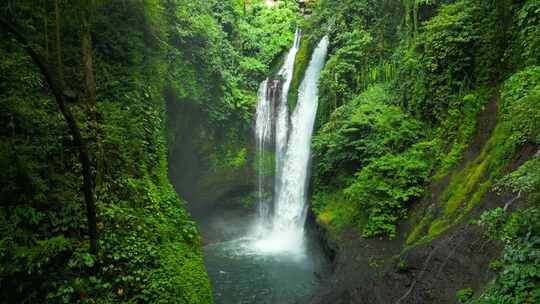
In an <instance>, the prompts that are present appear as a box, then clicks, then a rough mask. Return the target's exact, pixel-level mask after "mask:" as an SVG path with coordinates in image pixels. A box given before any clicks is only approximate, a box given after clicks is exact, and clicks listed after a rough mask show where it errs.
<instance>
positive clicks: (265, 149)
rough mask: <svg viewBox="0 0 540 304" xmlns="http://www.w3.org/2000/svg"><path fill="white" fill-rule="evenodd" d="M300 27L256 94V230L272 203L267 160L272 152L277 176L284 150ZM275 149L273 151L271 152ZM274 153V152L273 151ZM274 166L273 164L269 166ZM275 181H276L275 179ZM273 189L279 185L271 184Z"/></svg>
mask: <svg viewBox="0 0 540 304" xmlns="http://www.w3.org/2000/svg"><path fill="white" fill-rule="evenodd" d="M300 37H301V34H300V30H298V29H297V30H296V33H295V35H294V43H293V46H292V47H291V49H290V50H289V53H288V54H287V58H286V59H285V63H284V64H283V66H282V67H281V69H280V70H279V72H278V74H277V76H278V77H277V79H266V80H264V81H263V82H262V83H261V85H260V87H259V92H258V94H257V109H256V115H255V116H256V120H255V139H256V142H257V171H258V174H257V200H258V217H259V221H258V224H259V226H258V229H261V228H264V227H267V226H268V224H269V221H270V205H271V203H272V195H270V194H271V193H272V187H271V185H268V183H269V180H268V175H270V174H268V173H269V171H271V168H269V165H272V164H268V160H271V159H272V158H271V157H272V155H275V161H276V164H275V174H276V176H279V175H280V167H281V166H280V165H279V164H280V161H281V158H282V157H280V155H282V154H283V153H284V148H285V144H286V142H287V130H288V121H289V115H288V105H287V96H288V93H289V88H290V85H291V81H292V76H293V69H294V60H295V58H296V53H297V52H298V48H299V46H300ZM274 149H275V151H274ZM274 152H275V153H274ZM272 166H274V165H272ZM275 180H277V181H278V180H279V178H276V179H275ZM275 187H276V188H275V190H274V191H275V192H277V189H278V188H279V184H278V183H275Z"/></svg>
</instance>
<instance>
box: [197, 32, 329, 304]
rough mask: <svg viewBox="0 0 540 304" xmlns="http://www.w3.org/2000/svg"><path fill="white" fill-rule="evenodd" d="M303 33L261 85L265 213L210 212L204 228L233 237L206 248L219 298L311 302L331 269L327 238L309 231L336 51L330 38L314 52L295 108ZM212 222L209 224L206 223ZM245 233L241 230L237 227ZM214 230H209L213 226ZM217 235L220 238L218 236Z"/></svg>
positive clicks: (260, 206) (258, 123) (260, 182)
mask: <svg viewBox="0 0 540 304" xmlns="http://www.w3.org/2000/svg"><path fill="white" fill-rule="evenodd" d="M300 38H301V33H300V32H299V31H297V32H296V35H295V39H294V43H293V45H292V47H291V49H290V50H289V52H288V54H287V57H286V58H285V62H284V64H283V66H282V67H281V69H280V70H279V72H278V73H277V75H276V76H274V77H273V78H268V79H266V80H265V81H263V82H262V83H261V85H260V87H259V91H258V100H257V108H256V114H255V139H256V149H257V154H256V157H255V167H256V170H257V172H258V179H257V188H256V190H257V212H256V214H254V215H253V218H252V217H251V216H248V217H246V215H245V214H236V213H235V211H234V210H233V209H226V210H222V211H219V210H215V212H212V213H211V214H206V217H205V221H204V222H205V223H207V224H206V225H208V226H210V227H215V228H211V229H209V230H205V229H203V230H202V232H203V234H204V233H208V232H210V233H215V234H218V235H226V234H227V232H233V235H235V236H233V237H231V238H221V241H217V242H213V243H211V244H208V245H206V246H205V247H204V252H205V264H206V266H207V270H208V274H209V276H210V279H211V281H212V285H213V291H214V301H215V302H216V303H218V304H219V303H223V304H229V303H231V304H232V303H268V304H274V303H276V304H277V303H279V304H287V303H304V302H305V301H306V299H308V298H309V296H310V295H311V294H312V293H313V291H314V289H315V288H316V286H317V285H318V284H319V283H320V282H319V279H318V277H320V276H319V275H322V274H324V273H325V272H326V271H327V265H328V264H327V260H326V258H325V256H324V254H323V252H322V249H321V247H320V245H319V243H318V242H317V241H316V239H315V238H314V237H312V234H310V233H309V231H305V229H304V225H305V221H306V211H307V188H308V187H307V185H308V179H309V164H310V157H311V151H310V146H311V136H312V133H313V125H314V122H315V116H316V112H317V105H318V81H319V75H320V72H321V70H322V68H323V66H324V63H325V58H326V53H327V49H328V38H327V37H324V38H323V39H322V40H321V41H320V43H319V44H318V46H317V47H316V49H315V50H314V52H313V54H312V58H311V61H310V63H309V66H308V68H307V70H306V73H305V76H304V79H303V81H302V83H301V85H300V88H299V91H298V102H297V106H296V108H295V109H293V110H292V113H290V111H289V103H288V95H289V88H290V86H291V82H292V78H293V72H294V70H293V69H294V62H295V58H296V54H297V52H298V49H299V46H300ZM203 224H204V223H203ZM240 230H242V231H243V233H242V234H240V235H238V234H237V232H238V231H240ZM205 231H207V232H205ZM212 239H215V237H213V238H212Z"/></svg>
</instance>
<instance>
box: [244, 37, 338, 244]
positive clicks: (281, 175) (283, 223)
mask: <svg viewBox="0 0 540 304" xmlns="http://www.w3.org/2000/svg"><path fill="white" fill-rule="evenodd" d="M299 43H300V33H299V31H298V30H297V32H296V35H295V41H294V44H293V46H292V48H291V50H290V51H289V53H288V55H287V59H286V61H285V63H284V65H283V67H282V68H281V70H280V71H279V73H278V78H280V79H278V80H277V82H279V84H278V85H276V84H275V83H274V84H273V85H272V86H269V83H270V82H272V81H270V80H268V79H267V80H265V81H264V82H263V83H262V84H261V88H260V90H259V98H258V103H257V115H256V119H257V121H256V137H257V144H258V151H259V152H258V162H259V167H260V166H264V164H263V162H265V159H263V158H264V157H265V156H264V155H265V153H267V151H266V150H268V147H271V146H272V144H273V147H274V148H275V170H276V172H275V180H274V195H273V199H272V198H270V199H267V196H266V195H265V194H264V193H265V184H266V183H267V181H266V175H261V172H262V171H264V170H261V168H259V179H258V184H259V191H258V192H259V219H258V223H257V228H256V231H257V232H256V233H257V234H258V240H257V241H256V242H255V243H254V247H255V249H257V250H258V251H262V252H264V253H303V245H304V224H305V219H306V211H307V188H308V187H307V185H308V179H309V178H308V177H309V176H308V175H309V163H310V157H311V150H310V147H311V136H312V133H313V125H314V122H315V116H316V113H317V106H318V93H319V90H318V82H319V77H320V72H321V70H322V68H323V67H324V63H325V59H326V54H327V50H328V43H329V42H328V37H326V36H325V37H324V38H323V39H322V40H321V41H320V42H319V44H318V46H317V47H316V48H315V50H314V52H313V55H312V58H311V61H310V63H309V66H308V68H307V70H306V73H305V76H304V79H303V80H302V83H301V85H300V88H299V92H298V93H299V94H298V102H297V106H296V108H295V109H294V111H293V113H292V115H289V109H288V102H287V96H288V93H289V88H290V85H291V81H292V75H293V68H294V60H295V57H296V53H297V51H298V48H299ZM280 85H281V86H280ZM276 87H277V88H276ZM277 93H279V94H277ZM273 119H274V123H273V122H272V120H273ZM272 128H274V132H272ZM272 141H273V142H272ZM271 203H273V209H274V210H273V214H272V215H271V214H270V211H269V210H270V204H271Z"/></svg>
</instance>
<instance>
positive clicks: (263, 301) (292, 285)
mask: <svg viewBox="0 0 540 304" xmlns="http://www.w3.org/2000/svg"><path fill="white" fill-rule="evenodd" d="M196 218H197V220H198V222H199V226H200V230H201V233H202V236H203V241H204V242H206V243H207V244H206V245H205V246H204V247H203V250H204V256H205V265H206V268H207V270H208V275H209V277H210V281H211V284H212V289H213V293H214V302H215V303H216V304H251V303H253V304H255V303H256V304H293V303H294V304H296V303H299V304H304V303H309V299H310V297H311V296H312V295H313V293H314V292H315V290H316V289H317V287H318V285H319V284H321V279H320V278H324V277H325V276H326V274H327V272H328V262H327V260H326V258H325V256H324V254H323V251H322V249H321V247H320V245H319V244H318V243H317V241H316V238H314V237H313V236H310V233H309V232H308V233H307V234H308V235H307V237H306V243H305V250H304V251H303V253H302V254H290V253H289V254H288V253H281V254H261V253H259V252H257V251H256V250H253V249H252V244H253V243H254V242H255V241H256V239H254V238H247V237H242V236H243V235H248V232H249V230H250V229H251V227H252V223H253V222H254V216H253V215H252V214H249V213H246V212H245V211H241V210H232V209H230V208H228V209H222V210H219V208H218V209H213V210H212V211H209V210H206V212H204V213H202V214H201V213H199V214H198V215H197V216H196Z"/></svg>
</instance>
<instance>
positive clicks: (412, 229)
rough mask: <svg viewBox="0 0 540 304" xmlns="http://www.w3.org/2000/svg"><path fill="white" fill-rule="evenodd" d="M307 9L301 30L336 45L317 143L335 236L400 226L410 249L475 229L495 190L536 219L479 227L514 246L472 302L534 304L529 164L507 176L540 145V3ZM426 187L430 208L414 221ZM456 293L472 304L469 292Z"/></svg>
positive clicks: (366, 1) (319, 189)
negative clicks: (326, 32) (475, 213)
mask: <svg viewBox="0 0 540 304" xmlns="http://www.w3.org/2000/svg"><path fill="white" fill-rule="evenodd" d="M315 11H316V14H315V16H314V17H313V18H312V20H310V21H309V22H310V23H309V26H307V28H308V29H310V28H311V27H316V26H318V27H319V29H320V28H330V38H331V39H330V40H331V42H330V45H331V51H330V55H329V59H328V62H327V65H326V67H325V69H324V70H323V72H322V75H321V83H320V88H321V90H320V101H319V103H320V106H319V112H318V117H317V133H316V134H315V137H314V141H313V150H314V151H313V154H314V167H315V170H314V182H313V184H314V191H313V192H314V193H313V210H314V212H315V214H316V215H317V218H318V220H319V223H321V224H322V225H323V226H325V227H326V228H327V229H328V230H329V231H331V234H332V235H333V236H334V237H336V238H339V236H340V231H342V230H344V229H345V228H350V227H352V228H354V229H356V230H357V231H358V233H359V234H360V235H361V236H363V237H380V236H387V237H389V238H393V237H396V236H397V235H399V234H400V231H398V230H397V229H396V224H397V223H398V222H399V221H401V220H404V219H407V218H408V219H407V220H406V223H407V224H406V225H405V227H406V228H405V229H406V231H403V235H404V245H405V246H406V248H409V249H410V248H412V247H414V246H416V245H420V244H424V243H426V242H430V241H431V240H433V239H434V238H437V237H438V236H440V235H441V234H443V233H444V232H446V231H447V230H448V229H449V228H451V227H454V226H455V225H458V224H460V223H463V222H466V221H467V220H470V219H472V213H471V211H472V210H478V208H480V210H483V209H485V206H482V203H483V202H485V194H486V193H488V192H490V191H494V190H496V189H502V188H504V187H503V186H502V185H503V184H504V185H505V186H506V187H507V188H505V189H506V190H503V191H506V192H508V191H510V190H508V189H511V191H514V193H515V195H517V193H525V192H527V193H528V194H527V197H526V198H525V200H526V201H527V203H529V204H530V205H531V208H532V209H528V210H527V211H523V210H521V211H516V212H515V213H514V214H511V213H509V211H504V212H503V211H502V209H498V211H497V212H498V213H497V216H495V215H493V216H491V217H490V216H488V215H485V217H483V220H482V221H481V222H482V223H483V225H484V227H486V229H488V231H490V232H489V235H500V233H501V232H504V231H506V230H507V229H510V230H512V236H505V237H497V239H501V240H503V241H505V242H506V239H508V238H511V239H512V240H513V241H512V244H509V245H508V246H507V248H506V249H505V250H504V253H503V259H502V262H501V263H502V264H501V266H500V267H499V268H501V267H502V269H503V270H502V271H503V272H502V273H501V275H500V276H499V277H498V278H497V279H496V280H495V281H494V282H493V283H492V285H491V287H489V288H488V289H487V290H486V291H485V294H484V295H483V296H481V297H480V298H479V299H478V301H480V302H478V303H534V302H537V301H538V298H537V297H538V295H537V290H538V286H539V281H538V276H537V274H536V273H537V271H538V264H537V259H536V256H537V250H538V247H537V244H538V243H537V240H536V239H537V238H538V235H539V234H538V231H537V230H536V228H537V227H536V226H537V225H536V224H532V223H533V222H534V221H533V219H537V217H536V216H537V215H536V214H537V212H536V211H535V210H536V209H537V207H536V204H537V203H538V202H537V200H538V195H539V194H538V193H540V192H539V191H538V189H537V187H536V186H537V177H538V174H537V173H536V172H540V170H539V168H538V167H537V164H538V163H537V161H536V159H537V158H535V159H533V160H531V161H530V162H527V163H526V164H524V165H523V166H521V167H520V168H519V169H518V170H516V171H515V172H514V173H510V174H509V175H507V177H504V176H505V175H506V174H507V173H508V172H509V171H511V168H512V167H515V165H516V163H519V162H520V161H522V160H521V159H522V158H523V157H531V155H530V154H531V150H538V149H539V148H540V138H539V132H540V126H539V122H540V117H539V115H540V110H539V109H540V104H539V102H540V94H539V93H538V92H539V91H538V90H539V89H538V86H539V84H540V80H539V78H538V77H539V76H538V75H539V69H538V65H539V64H540V61H539V58H538V48H539V44H538V42H539V39H538V30H539V28H540V15H539V14H540V10H539V4H538V3H537V1H513V0H505V1H496V2H493V1H480V0H460V1H416V0H414V1H397V2H396V1H394V2H392V1H370V0H362V1H333V0H326V1H321V2H320V3H319V5H318V6H317V8H316V10H315ZM312 31H313V33H314V35H316V34H317V33H318V32H317V30H312ZM319 35H320V33H319ZM533 50H534V51H533ZM428 184H431V185H434V186H435V187H430V188H429V189H432V188H433V189H436V190H433V191H435V192H434V193H431V194H430V195H429V196H426V197H425V200H429V205H430V206H429V208H427V209H425V210H417V209H418V208H417V209H415V210H414V212H412V213H411V212H410V211H409V207H411V206H413V205H414V204H415V201H417V200H418V199H420V198H422V196H423V194H424V192H425V189H426V186H427V185H428ZM535 187H536V188H535ZM525 189H527V190H525ZM532 206H534V207H532ZM487 214H489V213H487ZM514 217H515V218H516V219H514V220H509V219H510V218H514ZM404 222H405V221H404ZM507 222H508V223H510V224H508V225H511V226H512V227H509V226H508V225H507V224H505V223H507ZM496 223H498V224H497V225H495V226H493V225H494V224H496ZM504 227H506V228H504ZM535 227H536V228H535ZM524 230H527V231H528V232H527V233H526V232H524ZM508 233H510V232H508ZM535 263H536V264H535ZM533 265H534V266H533ZM520 272H521V273H523V272H525V273H527V275H522V276H521V277H520V276H519V275H518V273H520ZM529 273H530V275H529ZM457 296H458V298H459V301H461V302H462V303H469V301H473V300H472V299H473V291H472V290H471V289H464V290H462V291H460V292H459V293H458V295H457ZM482 301H483V302H482ZM475 303H476V302H475Z"/></svg>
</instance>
